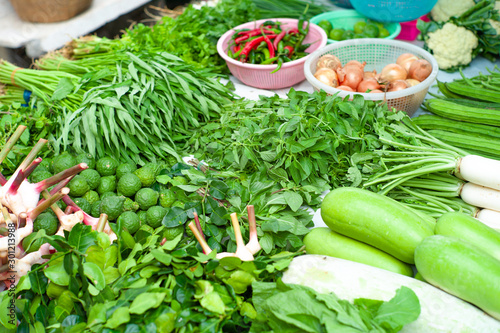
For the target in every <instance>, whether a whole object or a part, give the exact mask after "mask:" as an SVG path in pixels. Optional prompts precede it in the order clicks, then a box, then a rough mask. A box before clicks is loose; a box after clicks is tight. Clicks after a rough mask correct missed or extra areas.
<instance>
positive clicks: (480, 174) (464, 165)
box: [455, 155, 500, 190]
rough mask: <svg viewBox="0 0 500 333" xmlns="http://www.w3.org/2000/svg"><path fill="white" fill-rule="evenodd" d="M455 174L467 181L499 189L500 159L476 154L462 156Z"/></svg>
mask: <svg viewBox="0 0 500 333" xmlns="http://www.w3.org/2000/svg"><path fill="white" fill-rule="evenodd" d="M455 175H456V176H457V177H459V178H462V179H464V180H466V181H468V182H471V183H474V184H478V185H482V186H486V187H490V188H494V189H497V190H500V161H499V160H494V159H491V158H486V157H482V156H477V155H467V156H465V157H462V158H461V159H460V160H459V161H458V164H457V168H456V170H455Z"/></svg>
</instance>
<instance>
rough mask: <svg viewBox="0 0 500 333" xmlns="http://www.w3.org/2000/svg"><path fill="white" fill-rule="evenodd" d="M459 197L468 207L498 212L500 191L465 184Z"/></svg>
mask: <svg viewBox="0 0 500 333" xmlns="http://www.w3.org/2000/svg"><path fill="white" fill-rule="evenodd" d="M460 197H461V198H462V200H463V201H465V202H466V203H468V204H469V205H473V206H476V207H480V208H488V209H492V210H495V211H500V191H499V190H495V189H492V188H489V187H485V186H481V185H477V184H474V183H465V184H464V186H463V187H462V190H461V192H460Z"/></svg>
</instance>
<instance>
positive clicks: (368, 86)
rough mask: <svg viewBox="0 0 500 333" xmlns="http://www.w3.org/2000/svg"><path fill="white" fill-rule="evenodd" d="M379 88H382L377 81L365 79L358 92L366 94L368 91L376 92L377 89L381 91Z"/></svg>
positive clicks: (359, 85)
mask: <svg viewBox="0 0 500 333" xmlns="http://www.w3.org/2000/svg"><path fill="white" fill-rule="evenodd" d="M379 88H380V84H379V83H378V82H377V80H375V79H374V78H370V79H364V80H363V81H361V82H360V83H359V84H358V87H357V91H358V92H362V93H364V92H366V91H367V90H375V89H379Z"/></svg>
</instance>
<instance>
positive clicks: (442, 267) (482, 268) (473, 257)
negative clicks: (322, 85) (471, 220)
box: [415, 235, 500, 319]
mask: <svg viewBox="0 0 500 333" xmlns="http://www.w3.org/2000/svg"><path fill="white" fill-rule="evenodd" d="M415 265H416V266H417V270H418V271H419V272H420V274H422V276H423V277H424V279H425V280H426V281H427V282H429V283H430V284H432V285H434V286H436V287H438V288H440V289H442V290H444V291H446V292H448V293H450V294H452V295H455V296H457V297H459V298H461V299H463V300H464V301H467V302H470V303H472V304H474V305H476V306H477V307H479V308H481V309H482V310H483V311H485V312H486V313H488V314H489V315H491V316H492V317H494V318H496V319H500V261H498V260H497V259H495V258H493V257H492V256H490V255H489V254H487V253H486V252H484V251H483V250H480V249H478V248H477V247H475V246H473V245H471V244H469V243H467V242H465V241H463V240H460V239H458V238H454V237H448V236H441V235H434V236H431V237H427V238H426V239H424V240H423V241H422V243H420V245H419V246H417V248H416V250H415Z"/></svg>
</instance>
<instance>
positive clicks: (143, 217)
mask: <svg viewBox="0 0 500 333" xmlns="http://www.w3.org/2000/svg"><path fill="white" fill-rule="evenodd" d="M137 216H138V217H139V222H140V223H141V225H145V224H146V220H147V218H146V217H147V213H146V211H145V210H140V211H138V212H137Z"/></svg>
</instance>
